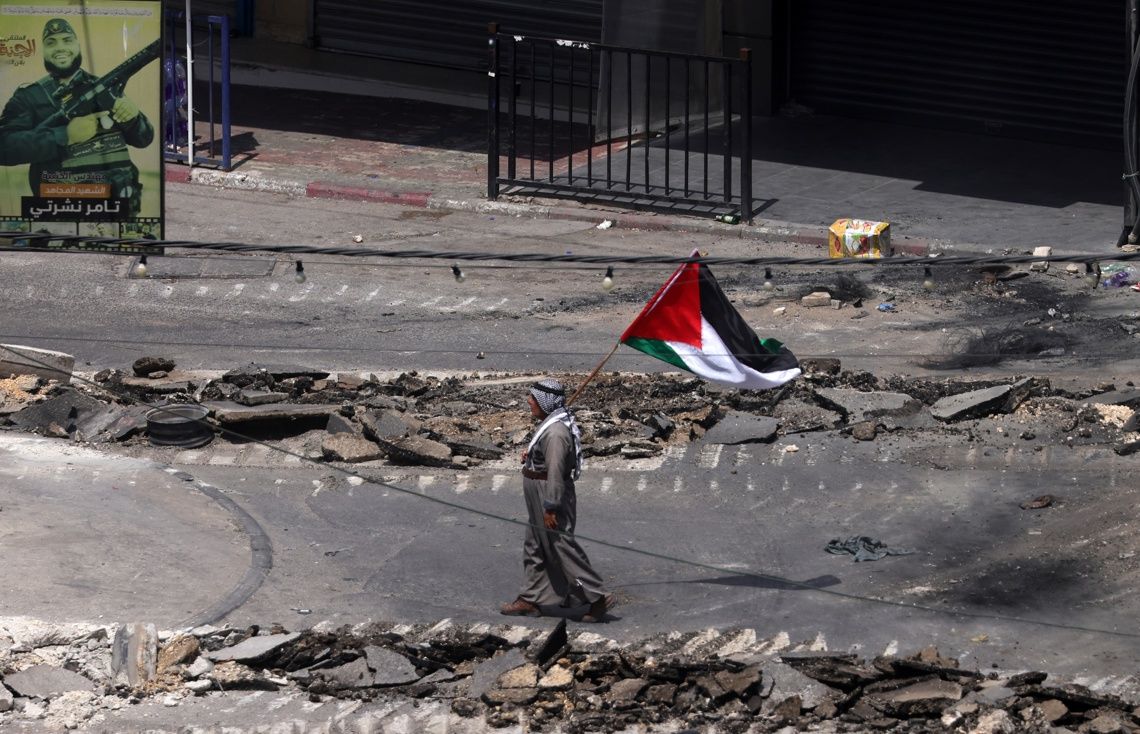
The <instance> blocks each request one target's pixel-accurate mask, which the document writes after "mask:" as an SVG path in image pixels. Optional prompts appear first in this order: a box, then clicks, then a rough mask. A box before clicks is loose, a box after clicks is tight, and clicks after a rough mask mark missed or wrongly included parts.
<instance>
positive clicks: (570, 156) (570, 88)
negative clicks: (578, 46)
mask: <svg viewBox="0 0 1140 734" xmlns="http://www.w3.org/2000/svg"><path fill="white" fill-rule="evenodd" d="M568 50H569V52H570V83H569V84H567V85H566V89H567V95H568V96H567V100H566V116H567V125H566V135H567V137H568V138H569V142H568V143H567V145H566V151H567V161H566V183H568V184H570V185H571V186H573V185H574V47H573V46H570V48H569V49H568Z"/></svg>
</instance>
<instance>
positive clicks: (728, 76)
mask: <svg viewBox="0 0 1140 734" xmlns="http://www.w3.org/2000/svg"><path fill="white" fill-rule="evenodd" d="M720 66H721V71H722V74H721V76H722V79H723V82H722V83H723V84H724V135H723V136H722V137H721V140H722V142H723V143H724V147H723V149H722V153H723V156H724V203H725V204H731V203H732V62H731V61H722V62H720Z"/></svg>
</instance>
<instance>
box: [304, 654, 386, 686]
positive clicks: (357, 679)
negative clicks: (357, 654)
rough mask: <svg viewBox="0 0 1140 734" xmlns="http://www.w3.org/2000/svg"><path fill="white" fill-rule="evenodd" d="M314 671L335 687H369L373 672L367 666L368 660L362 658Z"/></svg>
mask: <svg viewBox="0 0 1140 734" xmlns="http://www.w3.org/2000/svg"><path fill="white" fill-rule="evenodd" d="M316 672H317V673H318V674H319V675H320V676H321V677H322V678H324V679H325V680H326V681H328V682H329V684H330V685H332V686H333V687H335V688H369V687H371V686H372V681H373V673H372V671H371V670H370V669H369V668H368V662H367V661H366V660H365V659H364V658H356V659H355V660H353V661H351V662H347V663H345V664H344V665H338V666H336V667H335V668H323V669H321V670H319V671H316Z"/></svg>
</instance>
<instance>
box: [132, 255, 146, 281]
mask: <svg viewBox="0 0 1140 734" xmlns="http://www.w3.org/2000/svg"><path fill="white" fill-rule="evenodd" d="M134 277H136V278H145V277H146V255H139V261H138V262H137V263H136V264H135V272H134Z"/></svg>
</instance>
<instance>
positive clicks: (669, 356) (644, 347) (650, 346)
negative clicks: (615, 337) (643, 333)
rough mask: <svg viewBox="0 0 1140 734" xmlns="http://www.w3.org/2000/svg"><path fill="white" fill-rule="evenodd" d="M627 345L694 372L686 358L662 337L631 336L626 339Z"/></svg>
mask: <svg viewBox="0 0 1140 734" xmlns="http://www.w3.org/2000/svg"><path fill="white" fill-rule="evenodd" d="M625 344H626V346H630V347H633V348H634V349H636V350H637V351H639V352H645V353H646V354H648V355H649V356H650V357H656V358H657V359H659V360H661V361H662V362H668V363H669V364H671V365H673V366H674V367H679V368H681V369H683V370H685V371H686V372H692V370H691V369H689V366H688V365H687V364H685V362H684V360H682V359H681V357H680V356H679V355H678V354H677V353H676V352H674V351H673V350H672V348H670V347H669V345H668V344H666V343H665V342H663V341H661V340H660V339H642V338H641V337H638V336H631V337H630V338H628V339H626V340H625Z"/></svg>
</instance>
